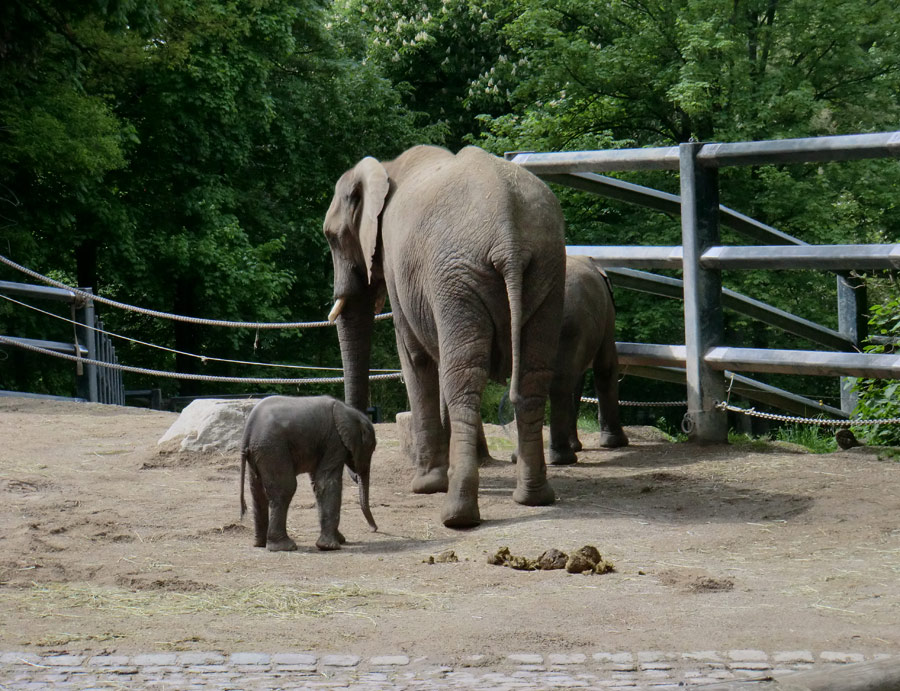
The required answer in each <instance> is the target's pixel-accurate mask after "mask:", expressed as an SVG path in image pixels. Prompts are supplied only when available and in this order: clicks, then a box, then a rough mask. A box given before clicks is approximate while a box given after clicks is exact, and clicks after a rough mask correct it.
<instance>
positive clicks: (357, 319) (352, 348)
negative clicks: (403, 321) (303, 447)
mask: <svg viewBox="0 0 900 691" xmlns="http://www.w3.org/2000/svg"><path fill="white" fill-rule="evenodd" d="M374 321H375V314H374V304H373V300H372V296H371V295H369V294H364V295H355V296H353V297H348V298H346V301H345V303H344V306H343V309H342V310H341V313H340V315H339V316H338V317H337V328H338V339H339V340H340V344H341V360H342V362H343V364H344V402H345V403H346V404H347V405H349V406H352V407H353V408H356V409H357V410H359V411H361V412H363V413H365V412H366V409H367V408H368V407H369V364H370V360H371V357H372V354H371V346H372V325H373V323H374Z"/></svg>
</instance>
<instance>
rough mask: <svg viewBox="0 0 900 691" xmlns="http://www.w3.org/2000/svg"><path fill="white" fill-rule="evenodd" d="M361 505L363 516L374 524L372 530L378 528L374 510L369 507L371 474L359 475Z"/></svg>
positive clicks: (370, 523)
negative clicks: (373, 515)
mask: <svg viewBox="0 0 900 691" xmlns="http://www.w3.org/2000/svg"><path fill="white" fill-rule="evenodd" d="M359 506H360V508H361V509H362V512H363V516H365V517H366V520H367V521H368V522H369V525H370V526H372V532H375V531H377V530H378V526H377V525H376V524H375V519H374V518H373V517H372V510H371V509H370V508H369V474H368V473H364V474H360V476H359Z"/></svg>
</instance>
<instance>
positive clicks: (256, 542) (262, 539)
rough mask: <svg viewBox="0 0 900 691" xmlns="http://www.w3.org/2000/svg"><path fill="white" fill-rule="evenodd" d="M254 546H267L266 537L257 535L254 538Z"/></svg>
mask: <svg viewBox="0 0 900 691" xmlns="http://www.w3.org/2000/svg"><path fill="white" fill-rule="evenodd" d="M253 546H254V547H265V546H266V538H265V537H257V538H254V540H253Z"/></svg>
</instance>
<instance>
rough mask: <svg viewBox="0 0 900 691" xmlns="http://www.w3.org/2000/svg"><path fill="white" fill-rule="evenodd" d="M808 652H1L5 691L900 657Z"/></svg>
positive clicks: (314, 684)
mask: <svg viewBox="0 0 900 691" xmlns="http://www.w3.org/2000/svg"><path fill="white" fill-rule="evenodd" d="M894 657H898V656H891V655H885V654H877V655H868V656H867V655H863V654H861V653H848V652H836V651H822V652H817V653H813V652H811V651H807V650H792V651H781V652H765V651H762V650H728V651H721V652H717V651H697V652H687V653H666V652H657V651H644V652H634V653H632V652H592V653H550V654H537V653H513V654H510V655H507V656H506V657H505V658H502V659H488V658H486V657H485V656H482V655H472V656H470V657H466V658H462V659H460V660H457V661H455V662H454V663H453V664H452V665H442V664H435V663H434V662H433V661H429V660H428V659H426V658H410V657H409V656H407V655H381V656H375V657H369V658H361V657H359V656H357V655H349V654H347V655H326V654H315V653H289V652H284V653H256V652H237V653H231V654H221V653H216V652H181V653H143V654H131V655H92V654H84V653H66V654H49V653H48V654H37V653H32V652H15V651H10V652H5V653H0V691H5V690H7V689H9V690H13V689H14V690H17V691H18V690H24V689H29V690H31V689H48V688H49V689H79V690H80V691H85V690H88V689H149V690H154V691H155V690H159V691H162V690H163V689H165V690H167V691H168V690H171V689H185V690H194V689H196V690H198V691H200V690H203V691H212V690H214V691H228V690H234V691H238V690H247V691H270V690H271V691H275V690H280V689H285V690H287V689H354V690H358V691H381V690H386V689H424V690H426V691H430V690H432V689H459V688H467V689H468V688H478V689H497V690H500V691H503V690H507V689H508V690H513V689H515V690H519V689H556V688H585V689H620V688H627V689H654V690H659V689H677V688H685V687H691V686H702V685H703V684H710V683H717V682H725V681H739V680H748V679H760V678H766V677H769V676H770V675H780V674H786V673H789V672H793V671H800V670H806V669H813V668H815V669H825V668H829V667H838V666H840V665H844V664H849V663H854V662H867V661H874V660H878V659H883V658H894Z"/></svg>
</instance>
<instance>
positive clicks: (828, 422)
mask: <svg viewBox="0 0 900 691" xmlns="http://www.w3.org/2000/svg"><path fill="white" fill-rule="evenodd" d="M0 263H3V264H6V265H7V266H9V267H11V268H13V269H15V270H17V271H20V272H21V273H24V274H25V275H27V276H30V277H31V278H34V279H36V280H39V281H41V282H43V283H46V284H47V285H50V286H53V287H56V288H60V289H63V290H67V291H70V292H72V293H73V294H75V295H78V296H79V297H81V298H82V299H83V300H86V301H87V300H92V301H94V302H99V303H101V304H104V305H108V306H110V307H115V308H117V309H122V310H125V311H130V312H134V313H137V314H143V315H146V316H151V317H157V318H160V319H169V320H172V321H180V322H187V323H190V324H198V325H205V326H218V327H228V328H245V329H257V330H261V329H309V328H322V327H329V326H334V324H333V323H332V322H329V321H327V320H326V321H310V322H240V321H229V320H219V319H204V318H200V317H188V316H184V315H179V314H172V313H169V312H161V311H158V310H152V309H147V308H143V307H136V306H134V305H129V304H126V303H123V302H118V301H116V300H111V299H109V298H105V297H102V296H100V295H94V294H93V293H89V292H86V291H83V290H80V289H78V288H74V287H72V286H69V285H67V284H65V283H63V282H61V281H57V280H55V279H52V278H50V277H49V276H45V275H43V274H40V273H38V272H36V271H33V270H31V269H28V268H27V267H24V266H22V265H20V264H17V263H16V262H14V261H12V260H11V259H9V258H7V257H5V256H3V255H0ZM0 297H3V298H5V299H6V300H8V301H10V302H13V303H16V304H19V305H22V306H24V307H27V308H29V309H32V310H35V311H37V312H41V313H43V314H46V315H49V316H52V317H54V318H56V319H61V320H62V321H66V322H69V323H72V324H77V322H75V321H74V320H71V319H66V318H65V317H60V316H58V315H55V314H52V313H50V312H46V311H44V310H41V309H39V308H36V307H33V306H31V305H28V304H26V303H23V302H19V301H18V300H14V299H12V298H10V297H8V296H5V295H3V296H0ZM392 317H393V314H392V313H391V312H386V313H384V314H380V315H376V317H375V319H376V320H385V319H391V318H392ZM81 326H87V328H89V329H91V330H93V331H95V332H99V333H103V334H105V335H108V336H112V337H114V338H120V339H123V340H126V341H128V342H130V343H137V344H140V345H144V346H147V347H151V348H157V349H160V350H164V351H168V352H172V353H176V354H180V355H184V356H188V357H193V358H197V359H199V360H201V361H202V362H224V363H229V364H240V365H255V366H260V367H281V368H285V369H305V370H325V371H341V370H342V368H338V367H317V366H305V365H280V364H277V363H261V362H251V361H246V360H231V359H226V358H216V357H210V356H205V355H198V354H196V353H188V352H184V351H179V350H175V349H172V348H167V347H165V346H160V345H156V344H153V343H147V342H145V341H140V340H138V339H135V338H131V337H129V336H122V335H121V334H116V333H113V332H109V331H105V330H103V329H99V328H97V327H94V326H90V325H81ZM0 343H3V344H6V345H10V346H14V347H17V348H22V349H25V350H30V351H33V352H36V353H39V354H42V355H46V356H50V357H56V358H61V359H64V360H70V361H73V362H75V363H77V364H79V365H81V364H91V365H95V366H97V367H105V368H108V369H113V370H119V371H122V372H130V373H133V374H142V375H148V376H156V377H164V378H170V379H184V380H192V381H205V382H221V383H237V384H271V385H276V384H285V385H301V384H340V383H343V381H344V377H343V376H340V377H305V378H268V377H226V376H216V375H204V374H188V373H184V372H165V371H162V370H153V369H146V368H143V367H131V366H128V365H121V364H118V363H110V362H104V361H101V360H95V359H89V358H84V357H81V356H78V355H68V354H65V353H57V352H54V351H52V350H48V349H46V348H41V347H39V346H36V345H33V344H30V343H23V342H21V341H18V340H16V339H12V338H8V337H6V336H0ZM372 371H373V372H378V374H372V375H370V377H369V379H370V381H385V380H392V379H397V380H400V381H402V380H403V375H402V373H401V372H399V371H397V370H387V369H376V370H372ZM581 401H582V402H584V403H591V404H594V405H597V404H598V403H599V402H598V400H597V399H596V398H592V397H589V396H583V397H582V398H581ZM618 404H619V405H620V406H626V407H640V408H649V407H677V406H686V405H687V401H618ZM716 407H717V408H718V409H719V410H726V411H729V412H733V413H741V414H744V415H748V416H751V417H757V418H761V419H765V420H773V421H778V422H790V423H795V424H809V425H819V426H826V427H843V428H849V427H859V426H866V425H882V424H884V425H887V424H891V425H894V424H900V418H883V419H876V420H833V419H822V418H803V417H796V416H792V415H780V414H777V413H765V412H762V411H758V410H756V409H755V408H740V407H738V406H734V405H731V404H730V403H728V402H726V401H721V402H719V403H718V404H717V405H716ZM688 416H689V414H686V416H685V417H686V418H687V417H688Z"/></svg>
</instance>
